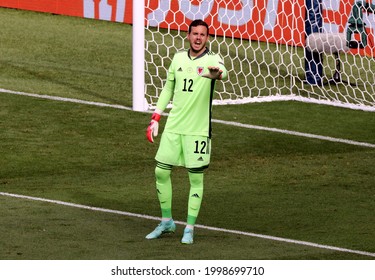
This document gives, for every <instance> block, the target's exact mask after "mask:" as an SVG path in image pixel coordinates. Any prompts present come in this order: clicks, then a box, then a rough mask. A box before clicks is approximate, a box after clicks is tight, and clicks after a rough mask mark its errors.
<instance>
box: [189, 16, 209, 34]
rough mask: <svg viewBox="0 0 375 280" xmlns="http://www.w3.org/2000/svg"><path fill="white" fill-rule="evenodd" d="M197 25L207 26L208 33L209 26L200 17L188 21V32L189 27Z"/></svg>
mask: <svg viewBox="0 0 375 280" xmlns="http://www.w3.org/2000/svg"><path fill="white" fill-rule="evenodd" d="M199 25H203V26H205V27H206V28H207V34H210V32H209V31H210V29H209V27H208V24H207V23H206V22H205V21H203V20H201V19H196V20H193V21H192V22H191V23H190V25H189V34H190V32H191V28H192V27H196V26H199Z"/></svg>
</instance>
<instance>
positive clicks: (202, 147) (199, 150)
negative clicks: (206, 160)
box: [194, 138, 210, 155]
mask: <svg viewBox="0 0 375 280" xmlns="http://www.w3.org/2000/svg"><path fill="white" fill-rule="evenodd" d="M194 143H195V150H194V154H207V155H208V154H209V153H210V139H209V138H207V140H203V141H198V140H197V141H195V142H194Z"/></svg>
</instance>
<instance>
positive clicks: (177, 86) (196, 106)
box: [156, 49, 228, 137]
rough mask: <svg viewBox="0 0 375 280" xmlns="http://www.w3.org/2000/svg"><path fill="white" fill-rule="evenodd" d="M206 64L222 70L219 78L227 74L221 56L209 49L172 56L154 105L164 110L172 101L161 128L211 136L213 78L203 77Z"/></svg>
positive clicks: (179, 132)
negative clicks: (192, 54) (193, 55)
mask: <svg viewBox="0 0 375 280" xmlns="http://www.w3.org/2000/svg"><path fill="white" fill-rule="evenodd" d="M209 66H216V67H219V68H220V69H221V70H223V73H222V78H223V79H225V78H226V77H227V75H228V74H227V70H226V68H225V66H224V63H223V60H222V58H221V57H220V56H219V55H218V54H215V53H213V52H211V51H209V50H208V49H206V51H205V52H204V53H203V54H202V55H200V56H198V57H196V58H192V57H190V56H189V51H188V50H184V51H181V52H177V53H176V54H175V55H174V57H173V59H172V63H171V65H170V67H169V69H168V76H167V81H166V83H165V86H164V88H163V90H162V92H161V94H160V97H159V100H158V102H157V105H156V107H157V108H158V109H160V110H161V111H164V110H165V108H166V107H167V105H168V103H169V102H170V100H173V104H172V109H171V111H170V113H169V116H168V120H167V123H166V125H165V128H164V131H166V132H171V133H177V134H183V135H201V136H207V137H211V108H212V99H213V93H214V89H215V81H216V80H212V79H208V78H205V77H202V75H203V74H205V73H208V72H209V70H208V67H209Z"/></svg>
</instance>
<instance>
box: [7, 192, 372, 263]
mask: <svg viewBox="0 0 375 280" xmlns="http://www.w3.org/2000/svg"><path fill="white" fill-rule="evenodd" d="M0 195H1V196H5V197H12V198H18V199H26V200H31V201H39V202H46V203H51V204H56V205H62V206H67V207H74V208H79V209H85V210H90V211H97V212H103V213H111V214H116V215H122V216H128V217H136V218H141V219H148V220H155V221H160V217H154V216H149V215H143V214H136V213H131V212H125V211H119V210H111V209H105V208H99V207H93V206H87V205H82V204H76V203H70V202H64V201H59V200H53V199H46V198H40V197H33V196H27V195H20V194H12V193H6V192H0ZM175 223H176V224H181V225H186V223H185V222H181V221H175ZM195 227H196V228H201V229H206V230H210V231H217V232H223V233H230V234H236V235H243V236H249V237H254V238H261V239H267V240H272V241H278V242H284V243H291V244H295V245H303V246H308V247H314V248H319V249H325V250H331V251H338V252H343V253H351V254H356V255H363V256H369V257H374V258H375V253H372V252H366V251H359V250H351V249H346V248H341V247H336V246H330V245H323V244H318V243H313V242H306V241H300V240H294V239H289V238H282V237H276V236H271V235H264V234H257V233H251V232H245V231H239V230H230V229H224V228H218V227H211V226H205V225H199V224H197V225H195Z"/></svg>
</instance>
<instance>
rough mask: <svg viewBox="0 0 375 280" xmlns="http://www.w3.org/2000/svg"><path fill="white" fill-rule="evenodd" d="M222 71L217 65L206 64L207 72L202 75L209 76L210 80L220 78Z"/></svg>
mask: <svg viewBox="0 0 375 280" xmlns="http://www.w3.org/2000/svg"><path fill="white" fill-rule="evenodd" d="M222 73H223V70H221V69H220V68H219V67H215V66H208V73H206V74H203V75H202V77H205V78H209V79H212V80H220V79H221V74H222Z"/></svg>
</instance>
